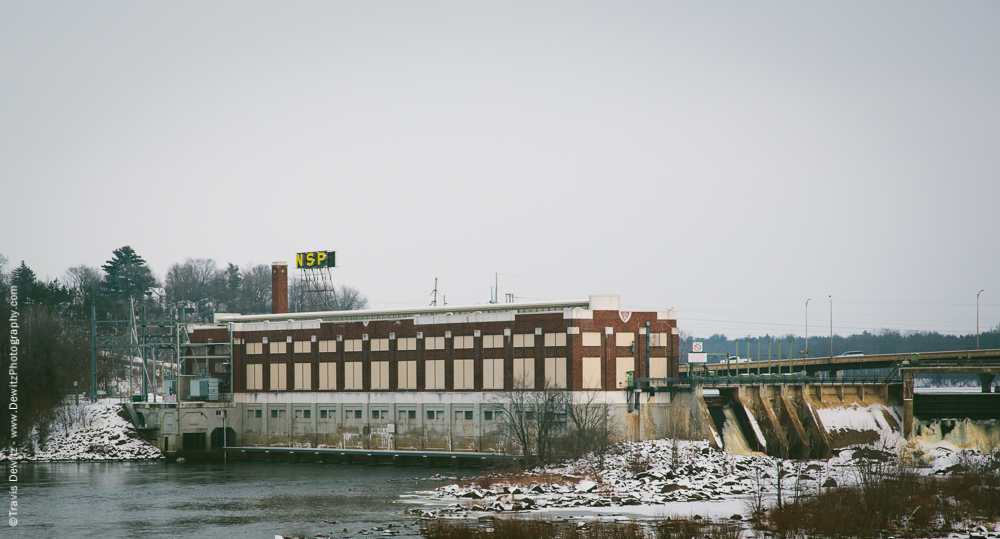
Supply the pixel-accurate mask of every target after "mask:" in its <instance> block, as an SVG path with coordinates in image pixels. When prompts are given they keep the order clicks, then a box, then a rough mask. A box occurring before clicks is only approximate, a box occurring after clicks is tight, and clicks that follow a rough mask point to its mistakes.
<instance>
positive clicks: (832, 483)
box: [823, 477, 837, 488]
mask: <svg viewBox="0 0 1000 539" xmlns="http://www.w3.org/2000/svg"><path fill="white" fill-rule="evenodd" d="M823 486H824V487H826V488H830V487H836V486H837V480H836V479H834V478H832V477H828V478H827V479H826V481H823Z"/></svg>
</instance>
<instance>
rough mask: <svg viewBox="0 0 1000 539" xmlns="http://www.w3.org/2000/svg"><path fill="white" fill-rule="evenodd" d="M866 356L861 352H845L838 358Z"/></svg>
mask: <svg viewBox="0 0 1000 539" xmlns="http://www.w3.org/2000/svg"><path fill="white" fill-rule="evenodd" d="M863 355H865V354H864V353H863V352H862V351H861V350H851V351H850V352H844V353H843V354H840V355H839V356H837V357H851V356H863Z"/></svg>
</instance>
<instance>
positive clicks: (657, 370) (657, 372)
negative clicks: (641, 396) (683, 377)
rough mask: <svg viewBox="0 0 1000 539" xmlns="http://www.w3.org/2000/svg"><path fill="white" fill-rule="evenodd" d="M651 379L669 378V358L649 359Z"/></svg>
mask: <svg viewBox="0 0 1000 539" xmlns="http://www.w3.org/2000/svg"><path fill="white" fill-rule="evenodd" d="M654 335H655V333H654ZM649 377H650V378H666V377H667V358H665V357H651V358H649Z"/></svg>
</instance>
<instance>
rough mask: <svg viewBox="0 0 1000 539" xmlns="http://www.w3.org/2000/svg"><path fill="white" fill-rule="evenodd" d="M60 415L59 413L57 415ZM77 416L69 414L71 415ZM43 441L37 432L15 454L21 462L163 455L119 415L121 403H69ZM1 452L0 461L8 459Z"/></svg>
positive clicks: (9, 457)
mask: <svg viewBox="0 0 1000 539" xmlns="http://www.w3.org/2000/svg"><path fill="white" fill-rule="evenodd" d="M60 414H62V416H61V418H60ZM74 415H75V416H77V417H72V416H74ZM51 428H52V431H51V432H50V434H49V436H48V437H47V439H46V440H44V441H43V442H41V443H40V442H39V441H38V437H37V432H36V433H35V434H36V435H35V436H33V437H32V441H31V443H30V445H29V446H28V447H25V448H22V450H21V452H20V453H18V454H17V455H16V457H15V458H16V459H17V460H22V461H25V460H26V461H55V460H139V459H156V458H162V457H163V455H162V453H161V452H160V450H159V449H157V448H156V447H154V446H152V445H150V444H148V443H147V442H146V441H145V440H143V439H142V438H140V437H139V434H138V433H137V432H136V431H135V427H133V426H132V424H131V423H129V422H128V421H126V420H125V419H124V418H123V417H122V416H121V405H119V404H111V403H97V404H89V405H80V406H79V407H78V408H77V407H75V406H73V405H68V406H67V407H66V409H65V410H60V411H58V412H57V421H55V422H54V424H53V426H52V427H51ZM11 456H12V455H11V454H9V453H8V452H6V450H3V451H0V462H3V461H8V460H10V459H11Z"/></svg>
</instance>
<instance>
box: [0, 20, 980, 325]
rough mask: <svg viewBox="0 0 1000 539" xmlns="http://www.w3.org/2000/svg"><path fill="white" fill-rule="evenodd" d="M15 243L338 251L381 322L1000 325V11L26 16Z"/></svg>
mask: <svg viewBox="0 0 1000 539" xmlns="http://www.w3.org/2000/svg"><path fill="white" fill-rule="evenodd" d="M0 200H2V207H3V209H2V210H0V211H2V223H0V253H2V254H3V255H5V256H7V257H8V258H9V259H11V261H12V263H13V264H18V263H20V261H21V260H22V259H23V260H25V261H26V263H27V264H28V265H29V266H31V267H32V268H33V269H35V271H36V272H37V273H38V274H39V275H40V276H42V277H48V278H55V277H61V276H62V275H63V273H64V272H65V270H66V269H67V268H68V267H70V266H73V265H77V264H88V265H93V266H98V265H100V264H102V263H103V262H104V261H106V260H107V259H108V258H110V256H111V251H112V250H113V249H115V248H118V247H121V246H123V245H131V246H132V247H133V248H135V250H136V251H137V252H138V253H139V254H140V255H142V256H143V257H145V258H146V260H147V261H149V263H150V265H151V266H152V268H153V270H154V272H155V273H156V274H157V276H158V277H160V278H161V279H162V277H163V275H164V274H165V273H166V270H167V268H168V267H169V266H170V264H172V263H174V262H179V261H183V260H184V259H185V258H187V257H196V258H212V259H215V260H216V261H218V262H219V263H220V265H223V266H224V265H225V263H226V262H234V263H237V264H241V265H242V264H244V263H247V262H258V263H270V262H271V261H274V260H287V261H289V262H293V257H294V253H296V252H298V251H306V250H335V251H337V253H338V262H339V265H340V267H339V268H338V269H336V270H334V275H335V277H336V278H337V279H338V282H340V283H344V284H349V285H352V286H356V287H358V288H360V289H361V290H362V291H363V292H364V293H366V294H367V295H368V297H369V299H370V301H371V304H372V306H373V307H379V308H381V307H390V308H393V307H414V306H423V305H426V304H428V303H429V301H430V296H429V294H430V292H431V290H432V289H433V286H434V278H435V277H437V278H438V279H439V283H438V288H439V291H440V293H441V294H443V295H445V296H446V297H447V301H448V303H449V304H474V303H485V302H487V301H489V299H490V298H489V296H490V287H491V286H492V285H493V284H494V274H496V273H499V285H500V295H501V298H502V297H503V295H504V294H506V293H513V294H515V295H516V297H517V298H518V299H519V300H525V301H528V300H562V299H580V298H585V297H586V296H587V295H588V294H620V295H621V296H622V303H623V308H626V309H634V310H639V309H653V308H668V307H674V308H676V309H678V311H679V319H680V325H681V327H682V329H685V330H687V331H689V332H691V333H693V334H695V335H705V336H707V335H709V334H711V333H715V332H721V333H726V334H728V335H729V336H731V337H736V336H743V335H748V334H749V335H759V334H763V333H767V332H769V333H771V334H784V333H788V332H794V333H796V334H800V335H801V334H802V332H803V331H804V329H805V328H804V317H805V302H806V299H808V298H812V301H811V302H810V304H809V324H810V326H809V327H810V331H809V333H810V334H811V335H817V334H827V333H828V332H829V324H830V314H829V311H830V305H829V299H828V296H830V295H832V296H833V310H834V319H833V325H834V330H835V331H836V332H837V333H839V334H848V333H854V332H860V331H863V330H866V329H868V330H877V329H879V328H894V329H900V330H938V331H942V332H945V333H970V332H975V327H976V293H977V292H978V291H979V290H980V289H985V290H986V291H985V292H983V294H982V296H981V304H980V309H981V311H980V312H981V322H980V326H981V327H982V328H984V329H985V328H987V327H992V326H996V325H997V324H998V323H1000V242H998V240H1000V212H998V209H1000V3H998V2H947V3H946V2H933V3H927V2H913V1H907V2H867V1H866V2H841V1H838V2H825V3H823V2H790V3H774V2H766V3H765V2H757V3H745V2H732V3H719V2H688V3H668V2H659V1H658V2H649V3H643V2H604V3H594V2H537V1H532V2H524V3H515V2H502V3H501V2H493V3H487V2H454V3H437V2H338V3H334V2H316V3H307V2H295V3H289V2H264V3H257V2H246V1H240V2H210V3H206V2H169V3H165V2H164V3H153V2H121V3H101V2H86V3H81V2H65V3H45V2H27V1H25V2H10V1H3V2H0Z"/></svg>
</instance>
